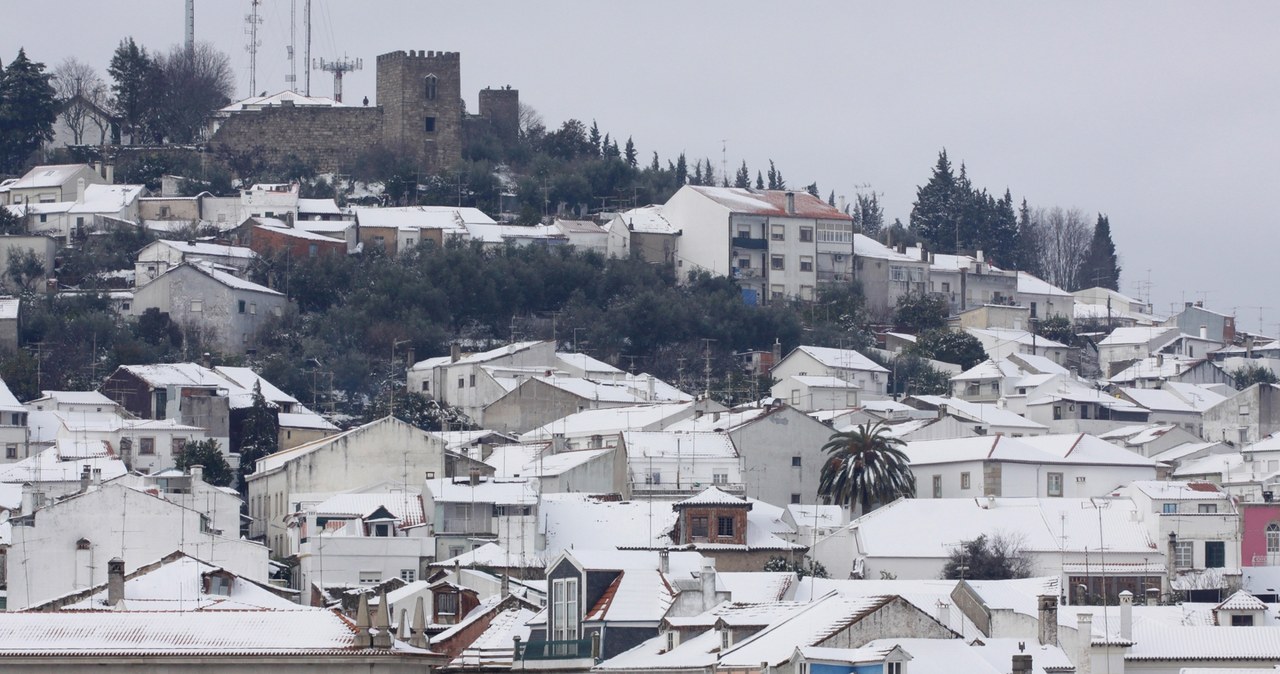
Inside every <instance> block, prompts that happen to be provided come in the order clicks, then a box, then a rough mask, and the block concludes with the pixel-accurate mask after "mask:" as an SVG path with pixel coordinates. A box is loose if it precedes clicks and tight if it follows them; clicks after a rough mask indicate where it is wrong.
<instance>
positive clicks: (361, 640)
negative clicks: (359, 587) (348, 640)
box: [352, 592, 373, 648]
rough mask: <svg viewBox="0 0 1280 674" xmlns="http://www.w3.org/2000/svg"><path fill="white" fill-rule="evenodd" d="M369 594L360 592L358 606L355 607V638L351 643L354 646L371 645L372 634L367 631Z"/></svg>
mask: <svg viewBox="0 0 1280 674" xmlns="http://www.w3.org/2000/svg"><path fill="white" fill-rule="evenodd" d="M369 627H370V625H369V595H368V594H367V593H363V592H362V593H360V606H359V608H357V609H356V639H355V642H354V643H353V644H352V645H353V646H355V647H356V648H369V647H370V646H372V645H373V635H372V634H370V633H369Z"/></svg>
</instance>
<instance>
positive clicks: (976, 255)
mask: <svg viewBox="0 0 1280 674" xmlns="http://www.w3.org/2000/svg"><path fill="white" fill-rule="evenodd" d="M973 257H974V259H976V260H977V261H978V264H979V265H981V264H982V263H983V262H986V259H985V258H983V256H982V251H980V250H979V251H976V252H974V254H973ZM978 269H982V267H981V266H979V267H978Z"/></svg>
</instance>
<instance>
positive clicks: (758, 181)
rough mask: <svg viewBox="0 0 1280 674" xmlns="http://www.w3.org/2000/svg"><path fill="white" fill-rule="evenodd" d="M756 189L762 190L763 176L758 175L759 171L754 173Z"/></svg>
mask: <svg viewBox="0 0 1280 674" xmlns="http://www.w3.org/2000/svg"><path fill="white" fill-rule="evenodd" d="M756 189H758V190H762V189H764V176H762V175H760V172H759V171H756Z"/></svg>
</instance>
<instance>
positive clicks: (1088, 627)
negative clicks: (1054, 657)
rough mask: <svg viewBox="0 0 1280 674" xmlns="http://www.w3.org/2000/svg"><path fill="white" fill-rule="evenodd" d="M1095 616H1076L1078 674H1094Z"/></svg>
mask: <svg viewBox="0 0 1280 674" xmlns="http://www.w3.org/2000/svg"><path fill="white" fill-rule="evenodd" d="M1092 657H1093V614H1092V613H1079V614H1077V615H1076V657H1075V664H1076V674H1092V672H1093V662H1092V661H1091V658H1092Z"/></svg>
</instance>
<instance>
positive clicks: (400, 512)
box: [313, 491, 426, 527]
mask: <svg viewBox="0 0 1280 674" xmlns="http://www.w3.org/2000/svg"><path fill="white" fill-rule="evenodd" d="M379 508H385V509H386V510H387V512H389V513H391V514H392V515H393V516H394V517H395V518H396V521H397V522H399V525H400V526H401V527H411V526H416V525H418V524H422V523H423V522H425V521H426V518H425V517H423V514H422V498H421V497H420V496H419V495H418V494H415V493H410V492H405V491H400V492H375V493H346V494H334V495H333V496H330V497H329V498H327V499H325V500H324V501H321V502H320V503H318V504H316V505H315V506H314V508H313V509H314V510H315V513H316V516H317V517H344V516H345V517H358V518H366V517H368V516H370V515H372V514H373V513H374V512H375V511H377V510H378V509H379Z"/></svg>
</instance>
